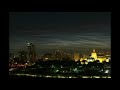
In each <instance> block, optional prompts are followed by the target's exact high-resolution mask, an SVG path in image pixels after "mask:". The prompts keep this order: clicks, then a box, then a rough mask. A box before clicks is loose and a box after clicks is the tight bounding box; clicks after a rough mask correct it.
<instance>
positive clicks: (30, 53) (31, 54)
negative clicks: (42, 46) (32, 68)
mask: <svg viewBox="0 0 120 90" xmlns="http://www.w3.org/2000/svg"><path fill="white" fill-rule="evenodd" d="M28 60H29V61H30V62H35V61H36V52H35V45H33V44H32V43H28Z"/></svg>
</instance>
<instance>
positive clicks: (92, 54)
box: [91, 49, 97, 60]
mask: <svg viewBox="0 0 120 90" xmlns="http://www.w3.org/2000/svg"><path fill="white" fill-rule="evenodd" d="M91 57H92V58H94V59H95V60H97V53H96V52H95V49H93V52H92V53H91Z"/></svg>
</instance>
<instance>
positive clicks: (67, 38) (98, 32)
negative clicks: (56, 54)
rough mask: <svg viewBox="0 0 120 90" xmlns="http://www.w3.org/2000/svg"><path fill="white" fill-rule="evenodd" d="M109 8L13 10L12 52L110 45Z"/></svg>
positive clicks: (109, 46)
mask: <svg viewBox="0 0 120 90" xmlns="http://www.w3.org/2000/svg"><path fill="white" fill-rule="evenodd" d="M110 15H111V13H110V12H10V13H9V48H10V52H14V51H17V52H18V51H19V50H27V43H34V45H35V46H36V52H38V53H40V52H43V51H46V50H47V51H50V52H51V50H54V49H72V50H73V49H74V48H78V49H79V48H86V49H93V48H96V49H108V50H110V49H111V36H110V34H111V16H110Z"/></svg>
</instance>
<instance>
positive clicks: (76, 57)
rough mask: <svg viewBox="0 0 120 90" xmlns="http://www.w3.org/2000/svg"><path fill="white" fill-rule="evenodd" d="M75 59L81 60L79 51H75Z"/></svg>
mask: <svg viewBox="0 0 120 90" xmlns="http://www.w3.org/2000/svg"><path fill="white" fill-rule="evenodd" d="M74 60H75V61H79V60H80V56H79V53H77V51H75V52H74Z"/></svg>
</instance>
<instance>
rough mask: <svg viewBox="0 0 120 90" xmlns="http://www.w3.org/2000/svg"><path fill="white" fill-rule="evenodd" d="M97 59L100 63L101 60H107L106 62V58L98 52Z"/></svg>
mask: <svg viewBox="0 0 120 90" xmlns="http://www.w3.org/2000/svg"><path fill="white" fill-rule="evenodd" d="M97 60H99V62H100V63H102V62H103V61H107V62H108V60H107V59H106V57H105V55H104V54H98V56H97Z"/></svg>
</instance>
